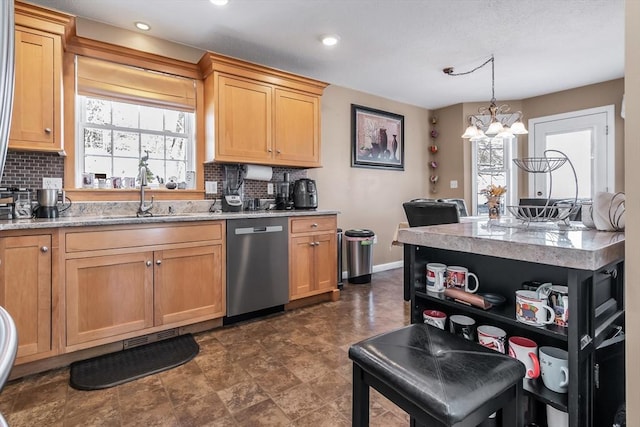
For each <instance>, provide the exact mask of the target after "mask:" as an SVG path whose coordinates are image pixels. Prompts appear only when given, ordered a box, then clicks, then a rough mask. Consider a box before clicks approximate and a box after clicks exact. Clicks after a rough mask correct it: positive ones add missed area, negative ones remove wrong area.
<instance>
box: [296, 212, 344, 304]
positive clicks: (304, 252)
mask: <svg viewBox="0 0 640 427" xmlns="http://www.w3.org/2000/svg"><path fill="white" fill-rule="evenodd" d="M289 229H290V230H291V233H290V237H289V299H290V300H295V299H299V298H305V297H309V296H313V295H318V294H321V293H325V292H331V291H332V290H334V289H336V287H337V284H338V283H337V282H338V279H337V277H338V272H337V268H338V261H337V259H338V258H337V257H338V255H337V252H338V250H337V243H336V239H337V237H336V217H335V216H318V217H305V218H291V219H290V224H289Z"/></svg>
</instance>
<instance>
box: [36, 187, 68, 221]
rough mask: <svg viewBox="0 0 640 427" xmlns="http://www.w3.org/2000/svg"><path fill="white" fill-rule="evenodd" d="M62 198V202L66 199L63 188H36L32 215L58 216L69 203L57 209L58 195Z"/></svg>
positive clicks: (41, 216) (40, 216)
mask: <svg viewBox="0 0 640 427" xmlns="http://www.w3.org/2000/svg"><path fill="white" fill-rule="evenodd" d="M59 196H60V197H61V198H62V203H63V204H64V201H65V200H66V196H65V194H64V191H63V190H55V189H44V188H40V189H38V190H36V201H37V204H36V207H35V208H34V209H33V216H35V217H36V218H58V216H60V212H63V211H65V210H67V209H68V208H69V206H71V204H69V205H67V206H66V207H63V208H61V209H58V197H59Z"/></svg>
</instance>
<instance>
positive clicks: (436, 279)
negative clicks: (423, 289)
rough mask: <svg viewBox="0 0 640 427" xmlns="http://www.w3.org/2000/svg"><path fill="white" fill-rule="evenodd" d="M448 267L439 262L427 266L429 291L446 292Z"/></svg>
mask: <svg viewBox="0 0 640 427" xmlns="http://www.w3.org/2000/svg"><path fill="white" fill-rule="evenodd" d="M446 271H447V266H446V265H444V264H439V263H437V262H430V263H428V264H427V291H430V292H444V274H445V272H446Z"/></svg>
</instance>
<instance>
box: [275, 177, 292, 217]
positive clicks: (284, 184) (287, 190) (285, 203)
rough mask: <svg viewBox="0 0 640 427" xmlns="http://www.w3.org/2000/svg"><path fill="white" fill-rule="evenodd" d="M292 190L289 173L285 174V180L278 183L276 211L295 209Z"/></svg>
mask: <svg viewBox="0 0 640 427" xmlns="http://www.w3.org/2000/svg"><path fill="white" fill-rule="evenodd" d="M292 190H293V187H292V183H291V182H290V181H289V173H288V172H285V173H284V180H283V181H279V182H276V209H278V210H281V211H282V210H290V209H293V198H292V197H291V192H292Z"/></svg>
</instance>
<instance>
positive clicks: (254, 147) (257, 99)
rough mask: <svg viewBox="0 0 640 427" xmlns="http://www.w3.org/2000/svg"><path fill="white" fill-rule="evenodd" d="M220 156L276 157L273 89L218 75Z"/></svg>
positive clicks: (228, 158) (227, 158)
mask: <svg viewBox="0 0 640 427" xmlns="http://www.w3.org/2000/svg"><path fill="white" fill-rule="evenodd" d="M217 99H218V123H217V125H218V130H217V132H216V133H217V135H218V138H217V140H216V160H222V161H237V162H243V163H246V162H251V161H257V162H261V163H265V162H268V161H270V159H271V157H272V131H273V128H272V102H273V89H272V88H271V86H269V85H266V84H260V83H258V82H249V81H245V80H239V79H234V78H232V77H228V76H219V77H218V94H217Z"/></svg>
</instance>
